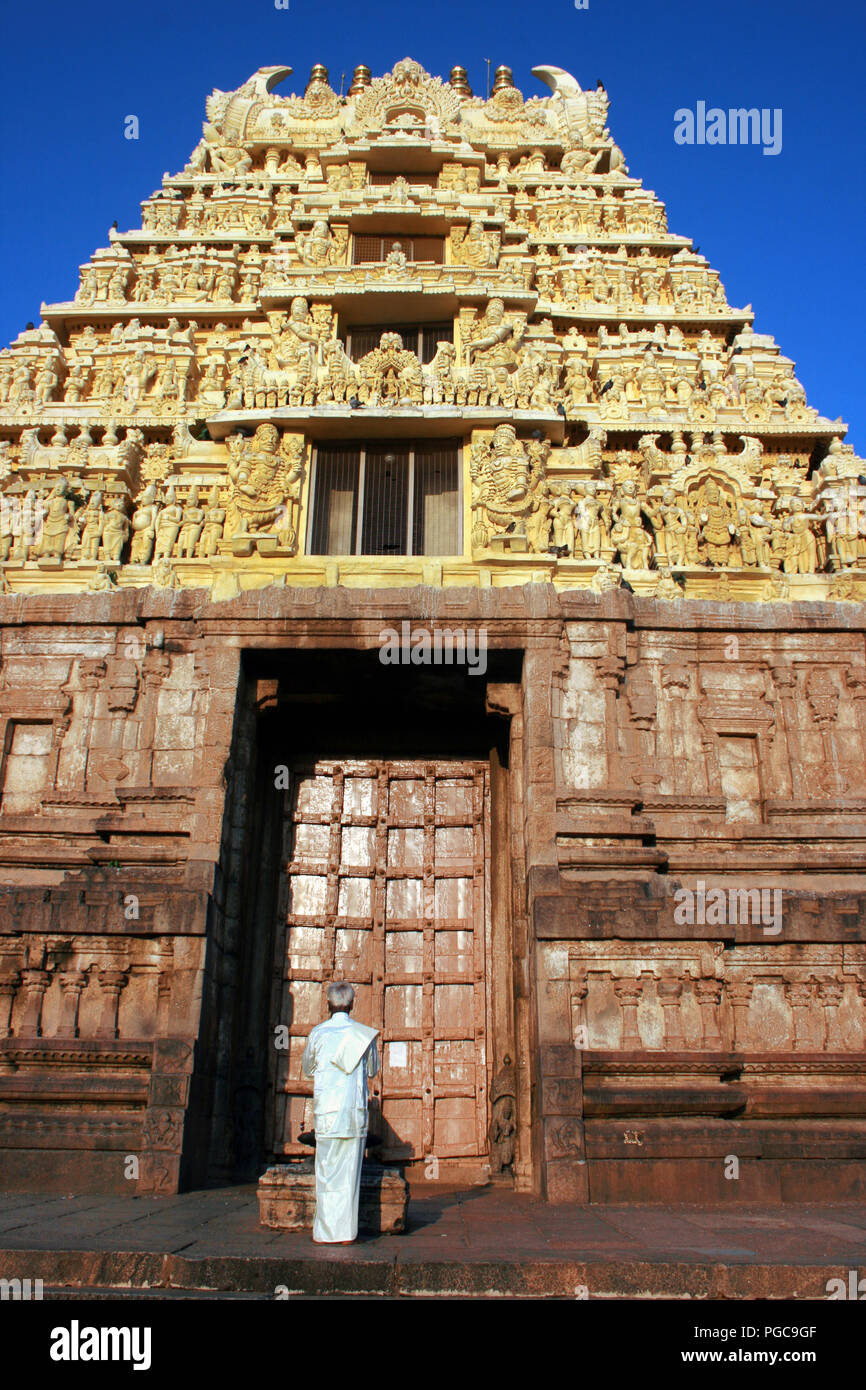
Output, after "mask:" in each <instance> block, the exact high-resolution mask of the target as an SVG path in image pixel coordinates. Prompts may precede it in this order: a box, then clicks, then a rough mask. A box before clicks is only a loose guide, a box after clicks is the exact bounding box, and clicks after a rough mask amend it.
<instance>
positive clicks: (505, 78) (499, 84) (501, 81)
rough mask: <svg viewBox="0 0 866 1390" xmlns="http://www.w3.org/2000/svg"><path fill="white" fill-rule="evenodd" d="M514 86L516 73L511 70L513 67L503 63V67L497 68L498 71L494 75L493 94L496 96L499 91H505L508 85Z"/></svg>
mask: <svg viewBox="0 0 866 1390" xmlns="http://www.w3.org/2000/svg"><path fill="white" fill-rule="evenodd" d="M513 86H514V73H513V72H512V71H511V68H507V67H505V65H504V64H503V66H502V67H499V68H497V69H496V72H495V73H494V75H493V95H494V96H496V93H497V92H501V91H504V89H505V88H506V87H513Z"/></svg>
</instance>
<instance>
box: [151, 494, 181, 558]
mask: <svg viewBox="0 0 866 1390" xmlns="http://www.w3.org/2000/svg"><path fill="white" fill-rule="evenodd" d="M182 521H183V508H182V507H181V506H180V505H179V504H178V501H177V496H176V494H175V490H174V488H173V487H170V488H169V489H168V492H167V493H166V495H165V506H164V507H163V508H162V510H161V511H160V513H159V516H158V517H157V520H156V545H155V547H154V553H153V559H154V564H155V563H156V562H157V561H158V560H169V559H170V558H171V556H172V554H173V553H174V546H175V542H176V540H177V533H178V531H179V530H180V526H181V522H182Z"/></svg>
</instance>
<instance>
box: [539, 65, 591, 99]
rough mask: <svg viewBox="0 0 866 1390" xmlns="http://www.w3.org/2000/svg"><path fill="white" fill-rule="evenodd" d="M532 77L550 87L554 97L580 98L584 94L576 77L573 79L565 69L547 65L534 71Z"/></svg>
mask: <svg viewBox="0 0 866 1390" xmlns="http://www.w3.org/2000/svg"><path fill="white" fill-rule="evenodd" d="M532 76H533V77H537V78H538V80H539V82H543V83H544V85H545V86H546V87H549V88H550V90H551V91H552V92H553V95H554V96H561V97H578V96H581V95H582V93H583V89H582V87H581V85H580V83H579V82H578V80H577V78H576V77H572V75H571V73H570V72H566V71H565V68H554V67H550V66H549V65H547V64H546V65H545V66H543V67H539V68H533V69H532Z"/></svg>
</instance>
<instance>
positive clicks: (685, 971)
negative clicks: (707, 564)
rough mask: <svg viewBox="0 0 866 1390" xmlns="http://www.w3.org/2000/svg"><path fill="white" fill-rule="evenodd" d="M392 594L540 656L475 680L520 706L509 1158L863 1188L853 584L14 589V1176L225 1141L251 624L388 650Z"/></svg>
mask: <svg viewBox="0 0 866 1390" xmlns="http://www.w3.org/2000/svg"><path fill="white" fill-rule="evenodd" d="M383 607H387V611H388V614H389V621H392V622H395V623H399V622H400V621H402V620H403V619H404V618H406V619H409V620H410V621H411V622H412V623H413V625H415V626H418V625H422V624H426V625H427V626H429V627H431V628H432V629H434V630H435V628H436V626H437V624H438V625H445V624H450V625H451V626H453V625H454V624H455V623H456V622H457V621H459V622H460V623H462V624H464V625H476V626H478V627H482V626H483V627H484V629H485V631H486V632H487V641H488V644H489V647H490V649H491V652H493V653H495V652H496V651H498V650H502V651H510V652H515V651H516V652H519V653H521V656H522V675H521V678H520V681H519V683H515V684H513V685H510V686H503V685H498V684H495V683H492V682H491V683H490V684H489V685H488V692H487V700H488V705H489V707H490V708H491V709H493V710H494V711H496V712H497V713H498V714H500V715H501V716H502V717H503V718H504V719H506V720H507V727H508V728H509V729H510V742H509V756H508V759H507V779H508V788H509V790H508V799H507V809H506V811H505V812H503V819H501V820H500V821H498V822H495V825H497V826H498V829H495V832H494V843H493V846H492V859H491V863H492V864H495V865H496V866H498V867H497V872H499V869H500V868H502V871H503V873H504V874H505V875H506V876H507V882H508V893H507V894H506V899H507V901H506V904H505V908H504V912H505V915H506V916H507V918H508V933H509V936H508V939H509V941H510V947H509V949H510V961H509V966H508V972H507V973H506V975H503V978H507V979H508V981H509V984H508V997H507V998H504V999H503V998H500V999H499V1000H498V1003H497V1005H496V1008H495V1010H494V1013H493V1018H494V1023H493V1030H494V1037H493V1038H492V1039H491V1055H492V1056H494V1057H497V1058H501V1057H502V1055H503V1054H504V1053H506V1052H507V1055H508V1064H507V1067H510V1068H511V1077H512V1080H513V1085H512V1084H510V1082H509V1077H508V1076H507V1075H505V1072H502V1073H500V1075H499V1080H498V1083H497V1084H498V1088H499V1089H498V1091H497V1087H496V1086H494V1088H493V1092H492V1100H493V1106H494V1117H493V1118H494V1127H495V1122H496V1113H497V1112H496V1106H497V1104H499V1103H500V1102H499V1101H498V1100H497V1095H499V1094H502V1093H505V1092H508V1093H509V1094H511V1093H513V1096H514V1107H513V1109H514V1118H515V1129H516V1134H515V1141H514V1154H513V1158H511V1157H509V1156H508V1155H506V1158H507V1159H508V1161H507V1162H505V1164H504V1166H505V1167H506V1168H507V1169H510V1171H511V1172H512V1174H513V1176H514V1179H515V1181H516V1182H517V1184H518V1186H521V1187H523V1188H524V1189H527V1190H535V1191H539V1192H543V1193H545V1194H546V1195H547V1196H548V1197H550V1198H551V1199H569V1200H585V1199H587V1198H590V1199H592V1200H605V1199H608V1200H624V1199H635V1198H642V1199H649V1198H653V1197H655V1198H656V1199H660V1200H666V1199H674V1198H679V1199H682V1198H684V1197H686V1196H688V1197H691V1198H693V1199H699V1198H707V1197H709V1196H715V1197H729V1196H732V1195H733V1196H734V1199H736V1198H739V1199H740V1200H754V1199H757V1198H760V1199H761V1200H770V1199H772V1200H785V1199H794V1198H806V1197H808V1196H816V1195H820V1194H823V1195H827V1196H831V1195H837V1196H844V1195H853V1194H855V1193H860V1192H862V1185H863V1179H862V1172H863V1164H862V1158H863V1156H864V1149H866V1122H864V1112H866V1086H864V1082H863V1077H862V1065H861V1058H862V1053H863V1046H864V1041H866V874H864V870H863V863H864V855H863V843H864V839H866V705H864V694H866V652H864V626H863V620H862V610H861V609H860V608H859V606H856V605H851V604H841V603H840V604H822V605H815V604H809V605H804V604H796V605H795V604H785V603H776V604H773V605H767V606H759V605H753V604H741V603H728V604H725V603H707V602H700V601H699V602H695V603H691V604H689V605H688V606H687V607H686V606H684V605H671V604H668V603H664V602H661V601H657V600H652V599H642V598H638V597H635V596H634V595H632V594H629V593H628V592H627V591H625V590H617V591H614V592H610V593H607V594H603V595H598V594H593V593H590V592H588V591H579V592H566V593H557V592H556V591H555V590H554V588H553V586H551V585H528V586H525V587H516V588H506V589H492V588H488V589H476V590H470V589H463V590H459V591H455V590H443V591H440V592H437V593H433V592H432V591H430V590H396V589H391V590H388V591H387V593H383V592H382V591H378V592H377V591H373V590H345V589H340V588H332V589H328V590H309V589H307V590H303V591H301V590H292V589H288V588H283V587H280V586H274V587H272V588H270V589H267V590H262V591H258V592H255V593H247V594H245V595H243V596H242V597H240V598H238V599H236V600H234V601H231V602H226V603H220V604H217V603H213V602H212V601H211V600H210V597H209V596H208V595H207V594H206V593H204V592H202V591H196V590H184V591H180V592H170V591H158V590H151V589H137V590H136V589H130V590H126V591H122V592H114V593H105V594H91V595H80V596H78V597H77V598H76V599H75V603H74V605H72V604H71V603H70V601H69V598H68V596H67V597H63V596H60V595H55V596H47V595H46V596H17V597H10V596H6V597H3V598H2V599H0V624H2V626H0V721H2V737H0V756H2V766H0V785H2V788H3V792H2V800H0V1185H3V1186H7V1187H8V1186H21V1187H28V1186H41V1187H48V1188H53V1189H55V1190H62V1191H68V1190H75V1191H82V1190H114V1191H119V1192H134V1191H137V1192H147V1191H173V1190H177V1189H178V1187H182V1186H190V1185H198V1184H201V1183H202V1182H205V1181H208V1180H213V1179H214V1178H219V1177H225V1176H231V1174H232V1173H233V1172H235V1171H236V1170H237V1167H238V1163H239V1150H240V1149H243V1148H244V1146H245V1145H247V1146H248V1145H249V1142H250V1141H249V1130H248V1127H245V1119H244V1115H243V1114H241V1113H240V1109H242V1107H243V1094H244V1084H243V1081H244V1066H245V1065H246V1064H247V1059H246V1058H245V1055H242V1054H243V1052H244V1050H243V1048H242V1047H241V1044H240V1041H239V1039H240V1031H239V1025H238V1023H237V1010H236V1007H235V1004H236V1000H237V997H238V996H239V994H240V993H241V992H242V990H243V989H244V971H245V968H246V967H245V965H244V962H245V960H246V959H247V956H246V955H245V952H248V951H249V946H250V942H249V935H250V932H251V930H252V929H251V927H250V919H249V916H248V915H247V916H245V912H246V911H247V907H246V904H247V900H248V899H249V898H250V895H251V894H252V893H253V891H254V886H255V881H256V877H257V874H258V872H259V855H258V852H257V846H256V843H255V842H256V836H257V835H258V833H259V832H258V829H257V826H258V822H257V820H256V816H257V804H256V795H255V785H256V782H255V778H256V775H257V773H256V757H257V753H256V730H255V712H256V701H257V700H258V699H260V696H261V690H262V687H263V684H264V685H267V682H264V683H263V682H262V681H261V679H258V677H257V676H256V674H255V672H252V674H251V671H252V668H251V667H250V665H249V661H250V657H251V656H254V657H255V660H256V662H257V663H258V666H257V668H256V669H257V670H265V669H267V662H268V661H269V660H270V659H271V658H272V657H273V656H274V655H278V654H280V653H284V652H286V651H291V650H301V649H303V650H316V649H319V650H322V651H331V650H333V649H334V648H343V649H350V650H365V651H375V649H376V648H377V646H378V645H379V633H380V630H381V625H382V612H383ZM421 615H423V616H421ZM251 845H252V846H253V849H252V850H251ZM503 866H504V867H503ZM719 889H721V890H723V892H722V893H719V891H718V890H719ZM732 890H734V891H732ZM497 968H498V967H497ZM252 1061H253V1063H254V1062H255V1058H253V1059H252ZM507 1067H506V1069H505V1071H507ZM503 1076H504V1080H503V1079H502V1078H503ZM253 1129H255V1124H253ZM494 1139H495V1135H494ZM491 1153H492V1154H494V1153H499V1155H500V1157H501V1156H502V1153H503V1150H502V1146H501V1145H499V1147H497V1145H496V1143H493V1144H492V1148H491ZM732 1159H733V1160H736V1163H737V1164H738V1165H739V1178H738V1181H737V1182H734V1181H733V1180H732V1176H731V1175H732V1171H733V1165H732V1162H731V1160H732ZM133 1160H134V1161H133Z"/></svg>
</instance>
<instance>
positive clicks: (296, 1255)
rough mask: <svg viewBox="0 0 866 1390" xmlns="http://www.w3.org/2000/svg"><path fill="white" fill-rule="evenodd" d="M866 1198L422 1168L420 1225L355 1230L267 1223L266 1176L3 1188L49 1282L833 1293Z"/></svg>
mask: <svg viewBox="0 0 866 1390" xmlns="http://www.w3.org/2000/svg"><path fill="white" fill-rule="evenodd" d="M864 1267H866V1206H864V1205H863V1204H857V1205H854V1204H851V1203H843V1204H839V1205H814V1206H793V1205H790V1206H784V1207H779V1206H776V1207H763V1208H758V1207H740V1206H738V1207H733V1206H731V1207H725V1208H722V1207H706V1206H669V1207H659V1206H651V1207H640V1206H604V1207H602V1206H590V1207H576V1206H551V1205H548V1204H546V1203H543V1202H539V1201H536V1200H534V1199H533V1198H531V1197H527V1196H523V1195H520V1194H515V1193H513V1192H509V1191H506V1190H504V1189H502V1188H473V1189H469V1190H463V1191H454V1190H450V1189H445V1188H441V1187H438V1186H433V1185H432V1184H425V1185H424V1186H423V1187H422V1188H420V1189H418V1188H416V1189H415V1190H414V1191H413V1194H412V1200H411V1203H410V1212H409V1229H408V1231H407V1232H406V1233H405V1234H403V1235H399V1236H365V1235H362V1236H361V1238H360V1240H359V1241H358V1242H357V1244H356V1245H354V1246H349V1247H334V1248H333V1249H328V1248H322V1247H319V1246H314V1245H313V1244H312V1242H311V1240H310V1235H309V1232H294V1231H271V1230H267V1229H266V1228H264V1227H262V1226H260V1225H259V1221H258V1206H257V1202H256V1195H255V1188H254V1187H253V1186H247V1187H232V1188H220V1189H212V1190H208V1191H204V1192H194V1193H187V1194H183V1195H181V1196H176V1197H161V1198H160V1197H154V1198H145V1197H133V1198H122V1197H101V1196H78V1197H73V1196H69V1197H65V1196H56V1195H30V1194H26V1193H12V1194H7V1195H3V1194H0V1277H6V1278H16V1277H17V1278H27V1277H30V1278H42V1279H43V1280H44V1282H45V1285H46V1287H47V1288H49V1289H57V1290H60V1289H63V1288H65V1289H68V1290H73V1289H75V1290H80V1291H82V1292H83V1291H85V1290H92V1291H93V1292H94V1293H95V1292H96V1291H97V1290H103V1291H104V1290H108V1289H124V1288H125V1289H126V1290H128V1291H129V1292H130V1293H132V1292H134V1291H141V1292H142V1293H144V1292H146V1291H156V1290H157V1289H164V1290H172V1291H177V1292H180V1291H181V1290H187V1291H197V1292H199V1293H200V1294H204V1293H206V1292H207V1291H215V1292H221V1293H223V1295H230V1296H231V1295H234V1296H242V1295H244V1294H248V1295H257V1296H259V1297H270V1298H273V1297H274V1296H275V1291H276V1290H278V1289H279V1290H280V1291H287V1292H288V1293H289V1294H300V1293H308V1294H323V1293H325V1294H327V1293H331V1294H353V1293H355V1294H373V1295H377V1294H378V1295H385V1296H397V1297H401V1296H402V1297H424V1296H425V1295H426V1296H442V1295H446V1296H447V1295H449V1294H451V1295H459V1294H470V1295H491V1294H493V1295H505V1296H507V1295H509V1294H511V1295H513V1294H522V1295H528V1296H544V1297H550V1296H559V1297H568V1298H574V1297H575V1296H576V1295H577V1296H581V1295H582V1293H583V1291H585V1294H586V1296H588V1297H590V1298H593V1297H603V1298H653V1297H656V1298H658V1297H661V1298H711V1299H718V1298H729V1299H743V1298H746V1299H748V1298H768V1297H769V1298H783V1299H789V1298H805V1299H825V1298H826V1296H827V1294H826V1285H827V1281H828V1280H829V1279H831V1278H842V1279H848V1277H849V1272H850V1270H852V1269H857V1270H859V1272H860V1275H861V1276H862V1275H863V1274H864V1273H866V1269H864Z"/></svg>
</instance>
